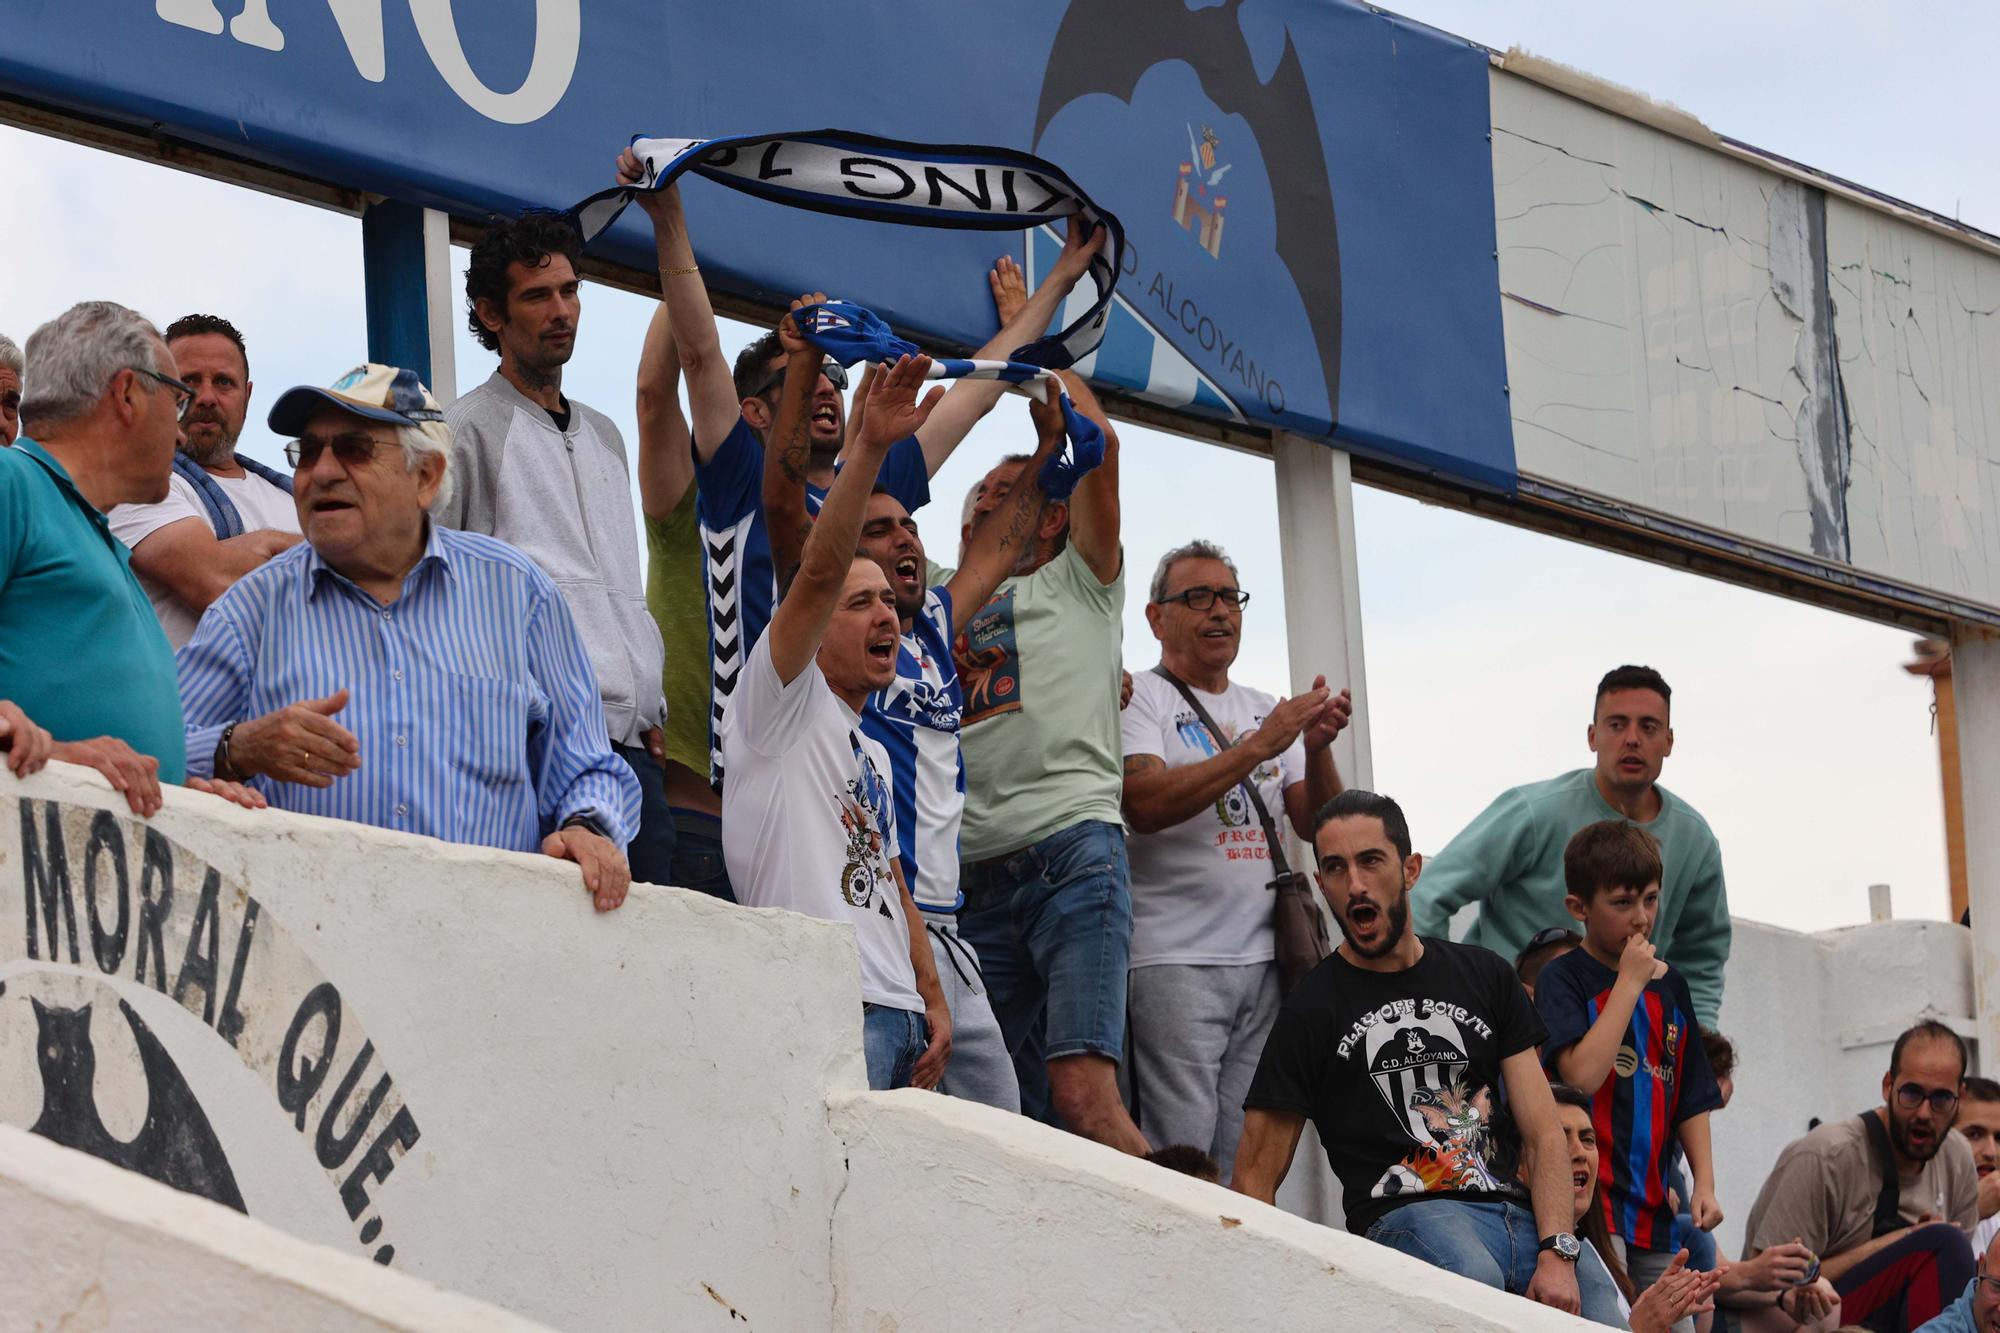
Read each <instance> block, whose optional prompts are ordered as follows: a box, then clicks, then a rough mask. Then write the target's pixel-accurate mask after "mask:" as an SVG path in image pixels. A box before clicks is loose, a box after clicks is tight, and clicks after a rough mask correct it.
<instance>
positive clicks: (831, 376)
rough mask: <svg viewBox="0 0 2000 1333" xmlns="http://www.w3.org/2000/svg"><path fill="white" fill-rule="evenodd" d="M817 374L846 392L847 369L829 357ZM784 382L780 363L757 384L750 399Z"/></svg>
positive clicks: (760, 395)
mask: <svg viewBox="0 0 2000 1333" xmlns="http://www.w3.org/2000/svg"><path fill="white" fill-rule="evenodd" d="M819 373H820V374H822V375H824V376H826V378H827V381H828V383H830V384H832V385H833V387H834V388H836V389H840V390H843V391H845V390H846V388H847V367H846V366H843V365H841V364H840V362H838V361H835V360H833V359H832V358H831V357H829V358H828V359H826V360H825V361H822V362H820V365H819ZM784 382H785V367H784V365H783V363H780V364H779V366H778V368H777V369H776V370H773V371H772V372H771V373H770V374H768V375H766V376H765V377H764V381H763V383H761V384H759V385H758V386H757V387H756V388H755V389H754V390H752V391H751V393H750V396H751V397H752V398H762V397H763V396H764V395H765V394H767V393H769V392H771V390H773V389H775V388H777V387H778V386H779V385H780V384H783V383H784Z"/></svg>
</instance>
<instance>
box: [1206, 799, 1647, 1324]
mask: <svg viewBox="0 0 2000 1333" xmlns="http://www.w3.org/2000/svg"><path fill="white" fill-rule="evenodd" d="M1313 852H1314V854H1315V856H1316V857H1317V859H1318V862H1319V884H1320V891H1321V892H1322V893H1324V894H1325V895H1326V899H1327V902H1328V903H1329V904H1330V905H1331V906H1332V908H1333V914H1334V916H1335V918H1336V919H1337V920H1338V921H1339V922H1340V926H1341V930H1342V932H1343V934H1344V936H1345V938H1344V939H1343V940H1342V941H1341V944H1340V947H1339V948H1338V949H1336V950H1335V951H1334V953H1333V954H1332V956H1330V957H1329V958H1327V959H1326V961H1325V962H1323V963H1321V964H1320V965H1319V966H1318V967H1317V968H1315V969H1314V970H1313V971H1312V972H1311V973H1309V974H1308V975H1307V976H1306V977H1305V978H1304V979H1302V980H1301V981H1300V982H1299V983H1298V984H1297V985H1296V986H1294V987H1293V988H1292V993H1291V994H1290V995H1289V996H1287V997H1286V999H1285V1003H1284V1005H1283V1007H1282V1008H1281V1009H1279V1011H1278V1018H1277V1022H1276V1023H1275V1024H1273V1026H1272V1028H1271V1039H1270V1041H1269V1042H1268V1043H1267V1044H1266V1045H1265V1047H1264V1055H1263V1058H1262V1059H1261V1060H1260V1061H1259V1062H1258V1065H1257V1073H1256V1075H1255V1076H1254V1077H1253V1078H1252V1080H1251V1083H1250V1095H1249V1096H1248V1097H1247V1098H1246V1099H1245V1101H1244V1117H1243V1137H1242V1141H1241V1142H1240V1144H1239V1145H1238V1147H1237V1150H1236V1175H1235V1179H1234V1180H1233V1181H1232V1184H1233V1185H1234V1187H1235V1188H1236V1189H1238V1190H1240V1191H1242V1192H1243V1193H1245V1194H1248V1195H1250V1196H1251V1197H1253V1198H1257V1199H1262V1200H1263V1201H1264V1202H1266V1203H1271V1202H1273V1201H1274V1200H1275V1199H1276V1196H1277V1192H1278V1186H1279V1185H1280V1184H1281V1183H1282V1182H1283V1180H1284V1178H1285V1173H1286V1171H1287V1170H1289V1169H1290V1167H1291V1164H1292V1154H1293V1153H1294V1152H1295V1151H1297V1149H1298V1144H1299V1134H1300V1132H1301V1131H1302V1130H1303V1129H1304V1127H1305V1122H1306V1119H1307V1117H1311V1118H1312V1121H1313V1124H1314V1125H1315V1126H1316V1127H1317V1128H1318V1130H1319V1136H1320V1141H1321V1142H1322V1143H1323V1144H1325V1145H1326V1155H1327V1160H1328V1161H1329V1162H1330V1163H1331V1164H1332V1166H1333V1170H1334V1174H1336V1175H1337V1176H1339V1177H1340V1183H1341V1187H1342V1195H1343V1206H1344V1208H1345V1211H1346V1214H1347V1227H1348V1230H1350V1231H1353V1232H1355V1233H1356V1234H1359V1235H1364V1236H1366V1237H1368V1239H1370V1240H1372V1241H1375V1242H1377V1243H1379V1244H1382V1245H1387V1246H1389V1247H1390V1248H1391V1249H1395V1250H1400V1251H1401V1252H1402V1253H1404V1254H1407V1255H1410V1256H1411V1257H1413V1258H1417V1259H1422V1260H1423V1261H1424V1262H1426V1263H1429V1264H1433V1265H1436V1266H1437V1267H1440V1268H1443V1269H1446V1270H1448V1271H1450V1272H1453V1273H1457V1274H1459V1275H1460V1276H1461V1277H1469V1278H1471V1279H1472V1280H1474V1281H1475V1282H1482V1283H1484V1284H1485V1285H1487V1286H1489V1287H1497V1288H1499V1289H1500V1290H1503V1291H1509V1292H1513V1293H1515V1294H1516V1295H1521V1296H1526V1297H1528V1298H1529V1299H1530V1300H1534V1301H1539V1302H1541V1303H1542V1304H1544V1305H1551V1306H1554V1307H1556V1308H1557V1309H1559V1310H1566V1311H1568V1312H1569V1313H1571V1314H1576V1313H1579V1312H1580V1313H1581V1314H1582V1315H1583V1317H1584V1318H1586V1319H1590V1320H1594V1321H1595V1322H1598V1323H1604V1324H1611V1325H1614V1326H1616V1327H1621V1328H1622V1327H1623V1326H1624V1324H1623V1321H1622V1320H1621V1319H1620V1318H1619V1317H1618V1293H1617V1289H1616V1288H1615V1287H1613V1286H1612V1284H1611V1279H1610V1276H1609V1275H1608V1274H1606V1273H1605V1272H1604V1271H1603V1270H1602V1268H1601V1267H1598V1266H1594V1265H1593V1266H1591V1267H1589V1268H1586V1269H1584V1270H1582V1271H1581V1272H1580V1271H1579V1270H1578V1268H1577V1264H1576V1260H1577V1258H1578V1256H1579V1255H1580V1254H1581V1253H1582V1246H1581V1244H1580V1243H1579V1242H1578V1241H1577V1239H1576V1237H1575V1236H1574V1235H1572V1234H1571V1232H1570V1227H1571V1226H1572V1225H1573V1223H1574V1222H1575V1220H1576V1214H1575V1200H1574V1197H1573V1190H1572V1184H1571V1180H1570V1171H1569V1153H1568V1149H1567V1147H1566V1141H1565V1138H1564V1134H1563V1127H1562V1122H1561V1120H1560V1119H1559V1118H1558V1116H1557V1112H1556V1105H1555V1099H1554V1097H1553V1096H1552V1095H1551V1094H1550V1092H1549V1081H1548V1078H1547V1077H1546V1076H1545V1075H1544V1074H1543V1072H1542V1066H1541V1061H1540V1059H1539V1057H1538V1056H1537V1053H1536V1048H1537V1046H1538V1045H1539V1044H1540V1043H1541V1042H1542V1041H1543V1040H1544V1039H1545V1037H1546V1036H1547V1033H1546V1032H1545V1030H1544V1029H1543V1027H1542V1024H1541V1020H1540V1019H1538V1018H1537V1017H1536V1016H1535V1011H1534V1009H1533V1007H1532V1006H1530V1005H1529V1004H1528V997H1527V993H1526V992H1525V991H1523V990H1522V989H1521V983H1520V982H1519V981H1517V980H1516V979H1515V977H1514V972H1513V969H1512V968H1510V967H1508V965H1507V963H1506V961H1505V960H1504V959H1502V958H1501V957H1500V956H1499V955H1497V954H1495V953H1492V952H1491V951H1489V950H1486V949H1481V948H1478V947H1476V946H1472V945H1464V944H1454V943H1452V942H1450V941H1449V940H1444V939H1430V938H1423V937H1420V936H1418V935H1417V934H1415V933H1413V932H1412V931H1411V930H1410V919H1409V900H1410V887H1411V886H1412V885H1413V884H1415V883H1416V882H1417V876H1418V875H1419V874H1420V873H1421V872H1422V870H1423V858H1422V857H1420V856H1417V855H1415V854H1413V853H1412V852H1411V850H1410V826H1409V824H1408V823H1407V822H1406V821H1405V820H1404V818H1403V811H1402V808H1401V807H1400V806H1398V805H1397V804H1396V803H1395V802H1394V801H1392V800H1390V799H1389V798H1388V797H1386V796H1380V795H1377V794H1376V793H1374V792H1369V791H1357V790H1349V791H1344V792H1342V793H1341V794H1340V795H1339V796H1336V797H1334V798H1333V799H1332V800H1331V801H1328V802H1327V803H1326V804H1325V805H1324V806H1322V807H1321V808H1320V810H1319V812H1318V814H1317V816H1316V817H1315V827H1314V829H1313ZM1501 1087H1504V1089H1505V1092H1506V1103H1507V1106H1508V1108H1509V1110H1510V1111H1511V1113H1512V1121H1513V1124H1514V1125H1515V1126H1518V1132H1517V1131H1516V1130H1515V1129H1513V1128H1511V1127H1509V1126H1508V1125H1507V1124H1506V1123H1505V1121H1504V1120H1501V1121H1496V1120H1494V1119H1493V1118H1492V1117H1491V1116H1490V1114H1489V1113H1490V1111H1491V1109H1492V1105H1493V1102H1494V1100H1495V1090H1496V1089H1497V1088H1501ZM1524 1144H1525V1145H1526V1146H1527V1147H1529V1148H1530V1149H1532V1151H1531V1152H1529V1153H1528V1156H1527V1160H1528V1162H1529V1163H1530V1171H1531V1174H1530V1177H1529V1182H1528V1185H1527V1186H1526V1187H1524V1186H1523V1185H1522V1184H1521V1181H1520V1178H1519V1176H1518V1175H1517V1164H1518V1163H1519V1161H1520V1160H1521V1150H1522V1147H1523V1145H1524ZM1531 1203H1532V1207H1531Z"/></svg>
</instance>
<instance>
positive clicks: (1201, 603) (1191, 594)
mask: <svg viewBox="0 0 2000 1333" xmlns="http://www.w3.org/2000/svg"><path fill="white" fill-rule="evenodd" d="M1218 601H1220V602H1221V603H1222V604H1223V605H1224V606H1226V607H1228V608H1229V609H1230V610H1232V611H1241V610H1242V609H1243V608H1244V607H1245V606H1248V605H1249V604H1250V594H1249V593H1247V592H1244V591H1243V590H1242V589H1241V588H1189V589H1187V590H1186V591H1185V592H1177V593H1175V594H1174V595H1173V596H1172V597H1162V598H1161V599H1160V605H1161V606H1165V605H1166V604H1167V603H1168V602H1186V603H1187V609H1188V610H1190V611H1206V610H1208V608H1209V607H1211V606H1214V605H1215V604H1216V602H1218Z"/></svg>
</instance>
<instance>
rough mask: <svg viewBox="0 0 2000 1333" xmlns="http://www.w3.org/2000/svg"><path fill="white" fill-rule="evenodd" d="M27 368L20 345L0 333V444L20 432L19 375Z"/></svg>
mask: <svg viewBox="0 0 2000 1333" xmlns="http://www.w3.org/2000/svg"><path fill="white" fill-rule="evenodd" d="M27 368H28V363H27V359H26V358H25V357H23V356H22V355H21V348H20V345H19V344H17V343H16V342H15V341H14V340H13V339H12V338H9V337H8V336H7V335H6V334H4V333H0V445H8V444H12V443H13V442H14V437H15V436H17V435H19V434H20V433H21V375H22V373H23V372H24V371H26V370H27Z"/></svg>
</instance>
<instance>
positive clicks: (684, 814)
mask: <svg viewBox="0 0 2000 1333" xmlns="http://www.w3.org/2000/svg"><path fill="white" fill-rule="evenodd" d="M673 817H674V835H675V838H674V868H673V878H671V879H669V880H666V881H665V882H666V883H668V884H672V885H675V886H676V887H678V888H683V889H693V890H694V891H695V892H696V893H705V894H707V895H708V896H709V897H711V898H720V899H722V901H724V902H726V903H733V902H735V901H736V890H735V888H734V887H732V886H731V885H730V883H729V866H728V864H727V863H725V862H724V861H723V859H722V821H721V820H720V819H717V818H716V817H715V816H714V815H707V814H703V813H702V812H701V811H699V810H683V809H681V808H680V807H679V806H675V807H674V810H673Z"/></svg>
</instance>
